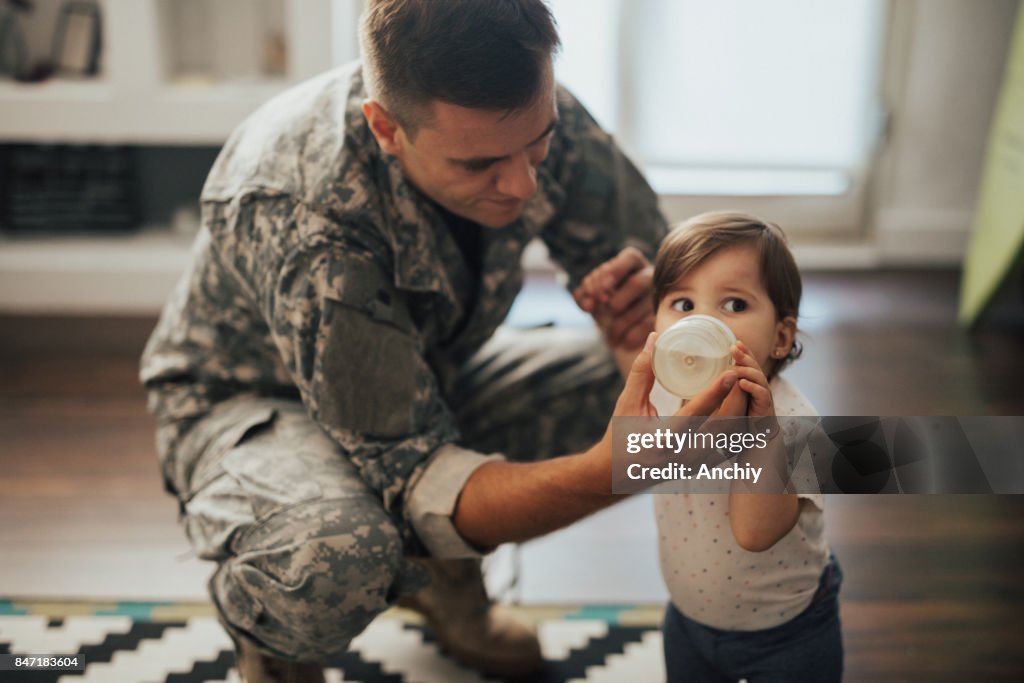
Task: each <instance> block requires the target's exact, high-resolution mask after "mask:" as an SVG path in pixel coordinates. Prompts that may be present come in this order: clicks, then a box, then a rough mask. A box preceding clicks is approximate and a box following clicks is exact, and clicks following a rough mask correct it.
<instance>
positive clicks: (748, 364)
mask: <svg viewBox="0 0 1024 683" xmlns="http://www.w3.org/2000/svg"><path fill="white" fill-rule="evenodd" d="M730 351H731V352H732V359H733V361H734V362H735V363H736V367H735V368H733V369H734V370H735V371H736V375H737V376H738V377H739V382H737V384H736V386H737V387H739V388H740V389H742V390H743V391H745V392H746V393H747V394H748V395H749V396H750V400H749V402H748V407H747V415H748V416H750V417H775V401H774V399H772V390H771V388H770V387H769V386H768V378H767V377H766V376H765V374H764V371H763V370H761V366H760V365H758V363H757V361H756V360H754V356H753V354H751V353H750V348H748V347H747V345H746V344H744V343H743V342H741V341H737V342H736V344H735V345H734V346H733V347H732V349H730Z"/></svg>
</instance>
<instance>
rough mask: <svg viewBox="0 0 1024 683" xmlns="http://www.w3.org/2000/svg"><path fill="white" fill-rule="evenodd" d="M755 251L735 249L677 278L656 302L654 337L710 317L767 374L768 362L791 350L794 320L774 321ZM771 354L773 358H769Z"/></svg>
mask: <svg viewBox="0 0 1024 683" xmlns="http://www.w3.org/2000/svg"><path fill="white" fill-rule="evenodd" d="M760 271H761V265H760V263H759V256H758V252H757V249H756V247H755V246H754V245H753V244H741V245H737V246H734V247H728V248H725V249H721V250H719V251H717V252H715V253H714V254H712V255H711V256H709V257H708V258H707V259H705V260H704V262H703V263H701V264H700V265H699V266H697V267H696V268H694V269H693V270H692V271H690V272H689V273H687V274H686V275H685V276H683V277H682V278H681V279H680V280H679V281H678V282H676V283H675V285H674V286H673V287H672V289H670V290H669V291H668V293H667V294H666V295H665V296H664V297H663V298H662V299H661V301H659V302H658V310H657V311H656V317H655V321H654V329H655V331H656V332H658V333H659V334H660V333H661V332H664V331H665V330H667V329H668V328H669V327H670V326H671V325H672V324H673V323H675V322H676V321H677V320H679V319H680V318H684V317H686V316H688V315H693V314H695V313H703V314H704V315H711V316H714V317H716V318H718V319H719V320H721V321H722V322H723V323H725V324H726V325H728V326H729V329H731V330H732V331H733V334H735V335H736V338H737V339H739V340H740V341H742V342H743V343H744V344H746V345H747V346H748V347H749V348H750V350H751V352H752V353H753V355H754V358H755V359H756V360H757V362H758V363H759V364H760V365H761V369H762V370H764V371H765V373H769V372H770V371H771V368H772V367H773V364H769V361H771V360H772V359H773V358H774V359H778V358H780V357H785V355H786V354H788V353H789V349H790V347H791V346H792V345H793V339H794V335H795V333H796V320H795V319H794V318H791V317H787V318H785V319H784V320H779V319H778V314H777V313H776V311H775V306H774V304H772V300H771V298H770V297H769V296H768V292H767V290H765V288H764V285H763V284H762V283H761V272H760ZM773 354H774V355H773Z"/></svg>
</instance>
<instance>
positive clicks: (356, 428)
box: [141, 64, 665, 517]
mask: <svg viewBox="0 0 1024 683" xmlns="http://www.w3.org/2000/svg"><path fill="white" fill-rule="evenodd" d="M364 99H365V93H364V90H363V86H362V76H361V72H360V69H359V67H358V64H354V65H349V66H345V67H340V68H338V69H335V70H333V71H331V72H328V73H325V74H322V75H321V76H318V77H316V78H314V79H312V80H310V81H307V82H305V83H302V84H300V85H298V86H296V87H294V88H292V89H290V90H289V91H286V92H285V93H282V94H281V95H279V96H277V97H275V98H274V99H272V100H270V101H269V102H268V103H266V104H265V105H263V106H262V107H261V108H260V109H259V110H257V111H256V112H255V113H254V114H253V115H251V116H250V117H249V118H248V119H247V120H246V121H245V122H243V123H242V124H241V126H239V128H238V129H237V130H236V131H235V132H234V133H233V134H232V135H231V137H230V139H229V140H228V142H227V144H226V145H225V147H224V149H223V150H222V151H221V153H220V156H219V157H218V159H217V161H216V163H215V164H214V166H213V168H212V170H211V171H210V175H209V177H208V179H207V181H206V184H205V186H204V188H203V192H202V197H201V213H202V229H201V232H200V234H199V236H198V237H197V239H196V242H195V244H194V246H193V257H192V262H191V265H190V267H189V268H188V270H187V271H186V273H185V274H184V275H183V277H182V279H181V281H180V282H179V284H178V286H177V288H176V289H175V291H174V293H173V295H172V297H171V299H170V300H169V302H168V303H167V305H166V307H165V308H164V311H163V315H162V316H161V319H160V322H159V324H158V326H157V328H156V330H155V331H154V332H153V335H152V337H151V338H150V340H149V343H148V345H147V347H146V350H145V352H144V355H143V358H142V367H141V379H142V381H143V382H144V383H145V386H146V387H147V388H148V390H149V403H150V409H151V410H152V411H153V412H154V413H155V414H156V416H157V418H158V419H159V421H160V424H161V425H162V429H161V432H160V434H161V436H160V437H159V439H158V441H159V442H160V443H159V447H160V450H161V453H162V454H166V453H167V452H169V451H172V450H173V444H174V442H175V441H176V440H177V438H178V437H180V435H181V434H182V433H183V432H184V431H185V430H186V429H187V428H188V426H189V425H191V424H192V423H193V422H194V420H195V419H196V418H199V417H201V416H203V415H204V414H205V413H207V412H208V411H209V410H210V408H211V406H212V405H214V404H215V403H216V402H218V401H222V400H224V399H226V398H230V397H232V396H234V395H236V394H239V393H242V392H251V393H256V394H261V395H274V396H293V397H296V398H300V399H301V400H302V401H303V403H304V404H305V406H306V409H307V411H308V412H309V414H310V415H311V416H313V418H314V419H315V420H316V421H317V422H318V423H319V424H320V425H321V426H322V427H323V428H324V430H325V431H326V432H327V433H328V434H329V435H330V436H331V437H332V438H333V440H335V441H336V442H337V443H338V444H339V445H340V447H341V448H342V449H343V450H344V451H345V452H346V453H347V454H348V455H349V457H350V458H351V460H352V462H353V463H354V464H355V465H356V466H357V468H358V469H359V470H360V473H361V475H362V477H363V479H364V480H365V481H366V482H367V484H368V485H369V486H370V487H371V488H372V489H373V490H375V491H377V492H379V493H380V495H381V497H382V499H383V501H384V505H385V507H386V508H387V509H388V510H389V511H390V512H392V513H393V514H394V515H395V516H396V517H401V516H402V515H403V514H405V512H404V510H403V503H404V493H405V489H406V485H407V483H408V482H409V481H410V480H411V479H412V478H413V477H414V476H415V475H416V474H417V471H418V470H419V469H422V467H423V464H424V462H425V461H426V459H427V458H428V456H430V454H431V453H432V452H434V451H435V450H436V449H438V448H439V447H440V446H442V445H444V444H452V443H457V441H458V438H459V435H458V431H457V429H456V426H455V424H454V421H453V417H452V415H451V412H450V411H449V409H448V407H447V405H446V400H445V397H446V394H447V392H449V391H450V389H451V382H452V379H453V377H454V372H455V369H457V368H458V367H459V365H460V364H461V363H462V362H463V361H464V360H466V359H467V358H468V357H469V356H470V355H471V354H472V353H473V352H474V351H476V350H477V349H478V348H480V346H481V345H482V344H483V343H484V342H485V341H486V340H487V339H488V337H490V336H491V334H492V333H493V332H494V330H495V329H496V328H497V327H498V325H499V324H500V323H501V322H502V321H503V320H504V318H505V316H506V314H507V313H508V311H509V308H510V307H511V306H512V302H513V299H514V298H515V296H516V294H517V293H518V292H519V290H520V286H521V284H522V270H521V266H520V256H521V254H522V252H523V249H524V247H525V246H526V244H527V243H528V242H529V241H530V240H531V239H533V238H534V237H537V236H539V237H540V238H541V239H542V240H543V241H544V242H545V243H546V244H547V247H548V249H549V252H550V254H551V256H552V258H553V259H554V260H555V261H556V262H557V263H558V264H560V265H561V266H562V267H563V268H564V269H565V271H566V272H567V274H568V276H569V286H570V287H574V286H575V285H576V284H577V283H579V282H580V280H581V279H582V277H583V276H584V275H586V274H587V273H588V272H589V271H590V270H591V269H592V268H594V267H595V266H597V265H599V264H600V263H602V262H603V261H605V260H607V259H608V258H610V257H612V256H613V255H615V254H616V253H617V252H618V251H619V250H620V249H621V248H622V247H623V246H625V245H627V244H633V245H635V246H637V247H639V248H640V249H641V250H642V251H643V252H645V253H646V254H648V256H653V253H654V251H655V249H656V247H657V245H658V243H659V242H660V240H661V237H662V236H663V235H664V232H665V222H664V219H663V218H662V216H661V215H660V213H659V212H658V209H657V205H656V197H655V195H654V193H653V192H652V190H651V189H650V187H649V186H648V185H647V183H646V182H645V181H644V180H643V178H642V177H641V175H640V174H639V173H638V171H637V170H636V169H635V168H634V167H633V165H632V164H631V163H630V162H629V161H628V160H627V159H626V158H625V157H624V156H623V155H622V154H621V152H619V150H618V149H617V147H616V146H615V145H614V144H613V142H612V140H611V138H610V137H609V136H608V135H607V134H606V133H604V132H603V131H602V130H601V129H600V128H599V127H598V126H597V124H596V123H595V122H594V121H593V119H592V118H591V117H590V115H589V114H588V113H587V112H586V111H585V109H584V108H583V107H582V106H581V105H580V104H579V103H578V102H577V101H576V100H575V99H574V98H573V97H572V96H571V95H570V94H569V93H568V92H566V91H565V90H564V89H561V88H560V89H559V92H558V96H557V103H558V112H559V121H558V124H557V126H556V129H555V133H554V135H553V139H552V142H551V148H550V154H549V155H548V158H547V159H546V160H545V161H544V162H543V164H542V165H541V167H540V168H539V169H538V186H539V189H538V192H537V194H536V195H535V196H534V197H533V198H532V199H531V200H529V201H528V202H527V204H526V207H525V209H524V213H523V215H522V217H521V218H520V219H519V220H518V221H517V222H515V223H513V224H512V225H510V226H507V227H505V228H501V229H482V230H483V232H482V237H481V248H482V249H483V256H482V267H481V274H480V276H479V278H476V277H475V276H474V275H473V271H472V270H471V269H469V268H468V267H467V265H466V263H465V262H464V260H463V256H462V254H461V252H460V250H459V247H458V245H457V244H456V243H455V241H454V240H453V238H452V237H451V235H450V234H449V233H448V231H447V230H446V227H445V224H444V219H443V217H442V216H441V214H440V213H439V212H438V211H437V210H436V209H435V208H434V207H433V205H432V204H431V203H430V202H429V201H427V200H425V199H424V198H423V196H422V195H420V194H418V193H417V192H416V191H415V190H414V188H412V187H411V186H410V185H409V183H408V182H407V181H406V180H405V178H404V177H403V174H402V172H401V169H400V167H399V164H398V163H397V161H396V160H395V159H394V158H393V157H389V156H386V155H384V154H383V153H382V152H381V150H380V148H379V147H378V145H377V142H376V140H375V139H374V138H373V136H372V134H371V132H370V130H369V128H368V126H367V124H366V122H365V119H364V117H363V114H362V111H361V104H362V102H363V101H364ZM474 288H475V290H476V294H477V296H476V297H475V299H476V303H475V305H474V306H473V308H472V310H467V306H466V302H467V301H468V300H469V297H468V293H469V292H471V291H472V290H473V289H474ZM171 460H172V458H167V457H164V476H165V479H166V481H167V482H168V484H169V486H170V487H171V488H172V489H175V490H183V488H182V487H184V486H186V485H187V481H188V479H187V471H188V466H187V464H184V465H183V464H182V463H177V464H175V463H173V462H171Z"/></svg>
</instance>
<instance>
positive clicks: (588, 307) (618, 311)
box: [573, 247, 654, 352]
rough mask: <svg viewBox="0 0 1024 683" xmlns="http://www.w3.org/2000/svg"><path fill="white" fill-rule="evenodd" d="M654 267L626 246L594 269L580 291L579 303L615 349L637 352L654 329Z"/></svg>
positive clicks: (577, 302) (637, 250)
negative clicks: (652, 301)
mask: <svg viewBox="0 0 1024 683" xmlns="http://www.w3.org/2000/svg"><path fill="white" fill-rule="evenodd" d="M653 275H654V267H653V266H652V265H651V263H650V261H648V260H647V257H646V256H644V255H643V254H642V253H641V252H640V250H639V249H637V248H635V247H626V248H625V249H623V250H622V251H620V252H619V253H618V254H617V255H616V256H614V257H612V258H610V259H608V260H607V261H605V262H604V263H602V264H601V265H599V266H598V267H597V268H595V269H594V270H592V271H591V272H590V273H589V274H588V275H587V276H586V277H585V278H583V282H582V283H581V284H580V286H579V287H577V288H576V291H574V292H573V298H574V299H575V300H576V304H577V305H578V306H579V307H580V308H581V309H583V310H584V311H586V312H587V313H590V315H591V316H593V318H594V321H595V322H596V323H597V326H598V328H600V330H601V333H602V334H603V335H604V338H605V340H606V341H607V343H608V346H609V347H611V348H612V349H613V350H624V351H633V352H636V351H637V350H639V349H640V347H641V346H642V345H643V343H644V340H645V339H646V338H647V335H648V334H649V333H650V332H651V330H653V329H654V310H653V306H652V304H651V280H652V276H653Z"/></svg>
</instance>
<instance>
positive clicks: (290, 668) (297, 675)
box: [231, 636, 324, 683]
mask: <svg viewBox="0 0 1024 683" xmlns="http://www.w3.org/2000/svg"><path fill="white" fill-rule="evenodd" d="M231 639H232V640H233V641H234V642H235V665H236V666H237V667H238V673H239V675H240V676H241V678H242V680H243V681H245V683H324V668H323V667H322V666H321V665H319V664H310V663H304V662H289V661H286V660H284V659H277V658H275V657H271V656H269V655H265V654H263V653H262V652H260V651H259V650H257V649H256V646H255V645H253V644H252V643H251V642H250V641H248V640H246V639H245V638H242V637H239V638H235V637H234V636H232V638H231Z"/></svg>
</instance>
